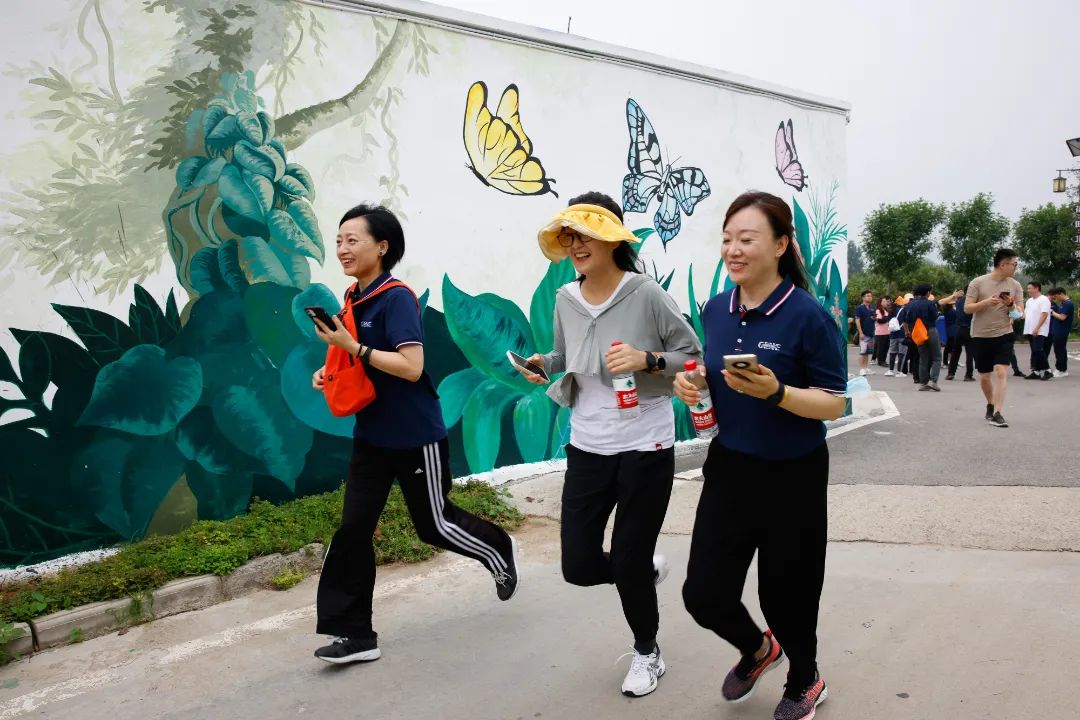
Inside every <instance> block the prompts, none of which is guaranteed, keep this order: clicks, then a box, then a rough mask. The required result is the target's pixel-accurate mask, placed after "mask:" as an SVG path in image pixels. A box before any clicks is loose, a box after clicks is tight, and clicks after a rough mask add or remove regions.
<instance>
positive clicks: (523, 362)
mask: <svg viewBox="0 0 1080 720" xmlns="http://www.w3.org/2000/svg"><path fill="white" fill-rule="evenodd" d="M506 357H507V359H509V360H510V362H511V364H513V365H515V366H517V367H519V368H521V369H523V370H527V371H528V372H531V373H533V374H535V375H539V376H540V377H542V378H543V379H544V382H551V378H549V377H548V374H547V372H546V371H545V370H544V368H542V367H540V366H539V365H537V364H536V363H531V362H529V361H528V360H527V359H526V358H523V357H521V356H520V355H518V354H517V353H516V352H514V351H513V350H507V351H506Z"/></svg>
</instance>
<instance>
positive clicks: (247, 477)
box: [187, 466, 252, 520]
mask: <svg viewBox="0 0 1080 720" xmlns="http://www.w3.org/2000/svg"><path fill="white" fill-rule="evenodd" d="M187 482H188V487H190V488H191V494H192V495H194V496H195V500H196V502H197V503H198V508H199V509H198V516H199V519H200V520H228V519H229V518H231V517H236V516H237V515H242V514H243V513H245V512H246V511H247V509H248V505H250V504H251V489H252V477H251V473H229V474H228V475H215V474H213V473H210V472H207V471H206V470H204V469H203V468H202V467H199V466H188V470H187Z"/></svg>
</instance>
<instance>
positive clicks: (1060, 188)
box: [1054, 168, 1080, 193]
mask: <svg viewBox="0 0 1080 720" xmlns="http://www.w3.org/2000/svg"><path fill="white" fill-rule="evenodd" d="M1067 172H1069V173H1076V174H1077V175H1078V176H1080V168H1065V169H1064V170H1058V171H1057V174H1058V176H1057V177H1056V178H1054V192H1056V193H1063V192H1065V191H1066V190H1067V189H1068V182H1067V181H1066V179H1065V176H1064V175H1062V174H1061V173H1067Z"/></svg>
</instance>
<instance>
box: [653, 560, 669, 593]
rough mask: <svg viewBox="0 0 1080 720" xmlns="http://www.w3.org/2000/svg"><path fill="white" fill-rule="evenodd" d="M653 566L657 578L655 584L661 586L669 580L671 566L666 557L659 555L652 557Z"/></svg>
mask: <svg viewBox="0 0 1080 720" xmlns="http://www.w3.org/2000/svg"><path fill="white" fill-rule="evenodd" d="M652 566H653V572H654V573H655V577H656V581H655V583H656V584H657V585H659V584H660V583H662V582H664V580H666V579H667V576H668V573H669V572H671V565H670V564H669V563H668V561H667V558H666V557H664V556H663V555H661V554H660V553H657V554H655V555H653V556H652Z"/></svg>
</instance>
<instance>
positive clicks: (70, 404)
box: [11, 328, 100, 427]
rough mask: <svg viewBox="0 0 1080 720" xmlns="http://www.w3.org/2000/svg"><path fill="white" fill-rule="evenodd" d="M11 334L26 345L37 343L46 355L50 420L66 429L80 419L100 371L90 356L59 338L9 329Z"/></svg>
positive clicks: (50, 334) (66, 340)
mask: <svg viewBox="0 0 1080 720" xmlns="http://www.w3.org/2000/svg"><path fill="white" fill-rule="evenodd" d="M11 334H12V335H14V336H15V339H16V340H17V341H18V342H19V345H20V346H22V345H26V344H27V343H30V342H32V341H33V342H40V343H43V344H44V345H45V347H46V348H47V350H48V353H49V381H50V382H52V383H53V384H54V385H56V394H55V395H54V396H53V401H52V414H53V418H54V419H55V420H56V421H58V422H60V423H62V424H63V425H66V426H68V427H70V426H73V425H74V424H75V422H76V421H77V420H78V419H79V416H80V415H82V411H83V409H84V408H85V407H86V403H87V402H89V400H90V394H91V391H92V390H93V388H94V378H95V377H96V376H97V373H98V371H99V370H100V367H99V366H98V364H97V363H95V362H94V360H93V358H92V357H91V356H90V353H89V352H87V351H86V350H85V349H84V348H82V347H80V346H79V345H78V344H76V343H74V342H72V341H71V340H68V339H67V338H66V337H63V336H62V335H56V334H54V333H48V332H40V331H36V330H35V331H26V330H19V329H17V328H11Z"/></svg>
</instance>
